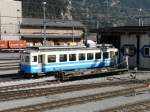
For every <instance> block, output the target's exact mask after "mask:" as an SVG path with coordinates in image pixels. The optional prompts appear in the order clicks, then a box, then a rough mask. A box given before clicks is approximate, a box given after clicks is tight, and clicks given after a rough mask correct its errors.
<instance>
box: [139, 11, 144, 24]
mask: <svg viewBox="0 0 150 112" xmlns="http://www.w3.org/2000/svg"><path fill="white" fill-rule="evenodd" d="M138 11H139V26H143V19H142V18H141V15H142V14H141V13H142V11H143V10H142V8H140V9H138Z"/></svg>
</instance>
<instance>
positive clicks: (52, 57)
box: [48, 55, 56, 63]
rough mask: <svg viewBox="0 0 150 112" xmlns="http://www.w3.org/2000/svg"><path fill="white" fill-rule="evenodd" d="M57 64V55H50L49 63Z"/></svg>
mask: <svg viewBox="0 0 150 112" xmlns="http://www.w3.org/2000/svg"><path fill="white" fill-rule="evenodd" d="M54 62H56V55H48V63H54Z"/></svg>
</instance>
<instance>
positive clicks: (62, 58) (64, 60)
mask: <svg viewBox="0 0 150 112" xmlns="http://www.w3.org/2000/svg"><path fill="white" fill-rule="evenodd" d="M59 61H60V62H66V61H67V54H61V55H60V56H59Z"/></svg>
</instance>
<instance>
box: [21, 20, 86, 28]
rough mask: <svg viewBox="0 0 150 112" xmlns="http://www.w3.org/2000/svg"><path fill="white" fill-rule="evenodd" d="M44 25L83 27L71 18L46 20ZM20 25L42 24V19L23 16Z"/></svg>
mask: <svg viewBox="0 0 150 112" xmlns="http://www.w3.org/2000/svg"><path fill="white" fill-rule="evenodd" d="M46 25H47V26H49V27H75V28H85V26H84V25H83V24H82V23H81V22H79V21H73V20H50V19H47V20H46ZM21 26H43V19H34V18H23V19H22V24H21Z"/></svg>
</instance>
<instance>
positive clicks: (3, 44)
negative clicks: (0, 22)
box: [0, 40, 8, 49]
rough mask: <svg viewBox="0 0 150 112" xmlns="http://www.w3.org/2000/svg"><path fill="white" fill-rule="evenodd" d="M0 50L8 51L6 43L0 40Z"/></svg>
mask: <svg viewBox="0 0 150 112" xmlns="http://www.w3.org/2000/svg"><path fill="white" fill-rule="evenodd" d="M0 49H8V41H6V40H0Z"/></svg>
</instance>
